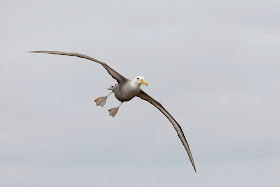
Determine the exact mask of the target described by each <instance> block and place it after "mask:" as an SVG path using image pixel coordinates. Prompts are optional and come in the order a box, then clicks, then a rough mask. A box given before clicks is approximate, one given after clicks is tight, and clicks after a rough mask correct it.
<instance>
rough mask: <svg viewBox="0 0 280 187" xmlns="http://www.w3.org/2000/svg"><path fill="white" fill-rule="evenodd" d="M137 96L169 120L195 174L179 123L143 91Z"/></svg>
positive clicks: (191, 158)
mask: <svg viewBox="0 0 280 187" xmlns="http://www.w3.org/2000/svg"><path fill="white" fill-rule="evenodd" d="M137 96H138V97H140V98H141V99H144V100H146V101H148V102H149V103H151V104H152V105H154V106H155V107H157V108H158V109H159V110H160V111H161V112H162V113H163V114H164V115H165V116H166V117H167V118H168V119H169V121H170V122H171V123H172V125H173V127H174V128H175V130H176V131H177V134H178V136H179V138H180V140H181V142H182V143H183V145H184V147H185V149H186V151H187V153H188V155H189V158H190V161H191V163H192V166H193V168H194V171H195V172H196V168H195V164H194V160H193V157H192V153H191V150H190V147H189V145H188V142H187V140H186V137H185V135H184V132H183V130H182V128H181V126H180V125H179V123H178V122H177V121H176V120H175V119H174V118H173V117H172V116H171V115H170V114H169V113H168V112H167V110H165V108H164V107H163V106H162V105H161V104H160V103H159V102H157V101H156V100H155V99H153V98H152V97H151V96H149V95H148V94H146V93H145V92H144V91H143V90H141V91H140V92H139V94H138V95H137Z"/></svg>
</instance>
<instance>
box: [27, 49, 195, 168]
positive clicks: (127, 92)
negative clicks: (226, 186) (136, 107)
mask: <svg viewBox="0 0 280 187" xmlns="http://www.w3.org/2000/svg"><path fill="white" fill-rule="evenodd" d="M30 52H32V53H48V54H56V55H67V56H75V57H79V58H84V59H87V60H91V61H94V62H97V63H99V64H101V65H102V66H103V67H104V68H105V69H106V70H107V71H108V73H109V74H110V75H111V76H112V77H113V78H114V79H115V80H116V81H117V82H118V84H116V85H115V86H110V87H109V90H111V91H112V92H111V93H110V94H109V95H111V94H112V93H114V94H115V97H116V98H117V99H118V100H119V101H120V102H121V104H120V105H119V106H118V107H116V108H111V109H109V116H112V117H115V116H116V114H117V112H118V110H119V107H120V106H121V105H122V103H123V102H127V101H130V100H131V99H133V98H134V97H136V96H137V97H139V98H141V99H143V100H146V101H148V102H149V103H151V104H152V105H154V106H155V107H156V108H158V109H159V110H160V111H161V112H162V113H163V114H164V115H165V116H166V117H167V118H168V120H169V121H170V122H171V123H172V125H173V127H174V128H175V130H176V131H177V134H178V136H179V138H180V140H181V142H182V144H183V146H184V147H185V149H186V151H187V153H188V156H189V159H190V161H191V164H192V166H193V168H194V171H195V172H196V168H195V164H194V160H193V157H192V153H191V150H190V147H189V145H188V142H187V140H186V137H185V135H184V132H183V130H182V128H181V126H180V125H179V123H178V122H177V121H176V120H175V119H174V118H173V117H172V116H171V115H170V114H169V112H168V111H167V110H166V109H165V108H164V107H163V106H162V105H161V104H160V103H159V102H158V101H156V100H155V99H154V98H152V97H151V96H149V95H148V94H147V93H145V92H144V91H143V90H142V89H141V88H140V87H141V85H142V84H144V85H146V86H148V83H147V82H146V81H145V80H144V77H142V76H137V77H135V78H134V79H132V80H130V79H127V78H125V77H124V76H122V75H121V74H119V73H118V72H117V71H115V70H114V69H113V68H111V67H110V66H109V65H107V64H106V63H104V62H101V61H99V60H97V59H95V58H92V57H90V56H87V55H83V54H79V53H67V52H60V51H30ZM109 95H107V96H104V97H99V98H97V99H95V100H94V101H95V102H96V105H97V106H102V107H103V106H104V105H105V103H106V100H107V97H108V96H109Z"/></svg>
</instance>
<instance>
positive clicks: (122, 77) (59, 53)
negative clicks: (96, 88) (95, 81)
mask: <svg viewBox="0 0 280 187" xmlns="http://www.w3.org/2000/svg"><path fill="white" fill-rule="evenodd" d="M30 52H31V53H48V54H55V55H67V56H75V57H80V58H85V59H87V60H91V61H94V62H97V63H99V64H101V65H102V66H103V67H104V68H105V69H106V70H107V71H108V73H109V74H110V75H111V76H112V77H113V78H114V79H116V80H117V82H118V83H120V82H122V81H123V80H126V78H125V77H124V76H122V75H121V74H119V73H118V72H116V71H115V70H114V69H112V68H111V67H110V66H108V65H107V64H106V63H104V62H101V61H99V60H97V59H95V58H92V57H90V56H87V55H83V54H79V53H66V52H61V51H30Z"/></svg>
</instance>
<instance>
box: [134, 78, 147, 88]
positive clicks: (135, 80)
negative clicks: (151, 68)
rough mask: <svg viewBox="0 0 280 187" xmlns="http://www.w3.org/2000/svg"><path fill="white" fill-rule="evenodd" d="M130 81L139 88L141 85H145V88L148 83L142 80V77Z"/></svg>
mask: <svg viewBox="0 0 280 187" xmlns="http://www.w3.org/2000/svg"><path fill="white" fill-rule="evenodd" d="M132 81H133V82H134V83H136V84H138V85H139V86H141V84H145V85H146V86H148V83H147V82H146V81H145V80H144V77H142V76H137V77H135V78H134V79H133V80H132Z"/></svg>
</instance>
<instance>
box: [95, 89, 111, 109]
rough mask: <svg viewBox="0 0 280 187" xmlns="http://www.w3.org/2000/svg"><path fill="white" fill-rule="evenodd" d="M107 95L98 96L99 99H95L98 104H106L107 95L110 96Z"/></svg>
mask: <svg viewBox="0 0 280 187" xmlns="http://www.w3.org/2000/svg"><path fill="white" fill-rule="evenodd" d="M112 93H113V92H111V93H110V94H109V95H111V94H112ZM109 95H107V96H105V97H98V98H97V99H95V100H94V101H95V102H96V106H102V107H103V106H104V105H105V103H106V100H107V97H108V96H109Z"/></svg>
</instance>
